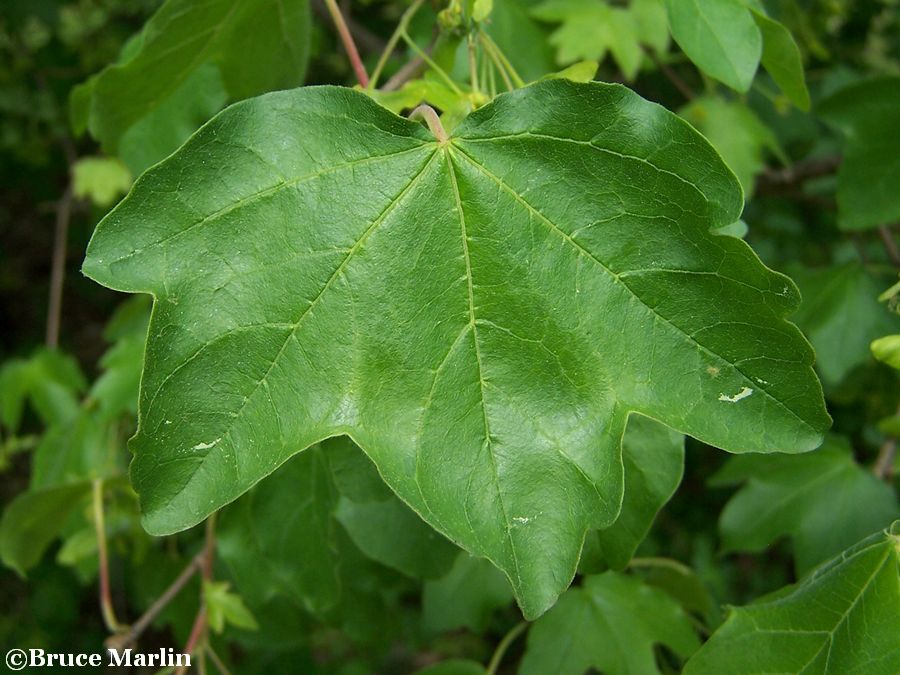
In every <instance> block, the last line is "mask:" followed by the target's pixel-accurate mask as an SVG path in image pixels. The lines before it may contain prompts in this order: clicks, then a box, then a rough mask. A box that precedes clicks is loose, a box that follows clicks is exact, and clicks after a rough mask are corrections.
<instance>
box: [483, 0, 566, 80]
mask: <svg viewBox="0 0 900 675" xmlns="http://www.w3.org/2000/svg"><path fill="white" fill-rule="evenodd" d="M541 1H542V0H494V9H493V11H492V12H491V18H490V21H489V22H488V23H487V24H486V26H485V30H487V32H488V34H489V35H490V36H491V38H492V39H493V40H494V42H496V43H497V45H498V46H499V47H500V49H501V50H502V51H503V53H504V55H506V58H508V59H509V60H510V62H511V63H512V65H513V67H514V68H515V69H516V71H517V72H518V73H519V75H520V76H521V77H522V79H524V80H525V81H526V82H529V81H532V80H537V79H539V78H541V77H543V76H544V75H546V74H547V73H549V72H551V71H553V70H555V66H556V64H555V61H554V59H553V47H552V46H551V45H550V43H549V42H547V35H548V31H547V30H546V29H545V27H544V26H542V25H540V23H538V22H537V21H535V19H533V18H532V17H531V14H530V12H531V9H532V8H533V7H534V6H535V5H537V4H539V3H540V2H541Z"/></svg>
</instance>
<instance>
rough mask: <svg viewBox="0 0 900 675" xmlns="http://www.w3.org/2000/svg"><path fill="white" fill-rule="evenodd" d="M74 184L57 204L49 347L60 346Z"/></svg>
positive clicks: (49, 310)
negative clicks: (60, 327)
mask: <svg viewBox="0 0 900 675" xmlns="http://www.w3.org/2000/svg"><path fill="white" fill-rule="evenodd" d="M72 200H73V195H72V184H71V183H70V184H69V185H68V187H66V189H65V192H63V194H62V197H60V199H59V201H58V202H57V204H56V228H55V229H54V232H53V256H52V259H51V263H50V295H49V298H48V300H47V335H46V338H45V340H44V342H45V343H46V345H47V347H49V348H50V349H56V347H57V346H59V326H60V322H61V317H62V298H63V285H64V284H65V280H66V252H67V250H68V239H69V221H70V220H71V219H72Z"/></svg>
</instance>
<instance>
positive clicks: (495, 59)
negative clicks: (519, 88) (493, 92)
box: [480, 33, 515, 91]
mask: <svg viewBox="0 0 900 675" xmlns="http://www.w3.org/2000/svg"><path fill="white" fill-rule="evenodd" d="M480 37H481V40H482V44H483V45H484V51H486V52H487V54H488V56H490V57H491V61H492V62H493V63H494V70H496V71H497V72H498V73H500V77H501V78H502V79H503V83H504V84H505V85H506V89H507V90H508V91H512V90H513V89H515V87H514V86H513V83H512V80H511V79H510V77H509V74H508V73H507V72H506V68H505V67H504V66H503V62H502V61H501V60H500V58H499V56H497V54H496V52H495V51H494V50H493V48H492V47H491V45H490V44H489V43H488V42H486V41H485V40H484V33H482V34H481V36H480Z"/></svg>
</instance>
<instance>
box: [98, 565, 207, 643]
mask: <svg viewBox="0 0 900 675" xmlns="http://www.w3.org/2000/svg"><path fill="white" fill-rule="evenodd" d="M203 560H204V553H203V552H201V553H198V554H197V555H196V556H194V559H193V560H191V562H190V563H189V564H188V566H187V567H185V568H184V569H183V570H182V571H181V574H179V575H178V577H177V578H176V579H175V581H173V582H172V583H171V584H170V585H169V587H168V588H167V589H166V590H165V591H163V593H162V595H160V596H159V597H158V598H157V599H156V600H155V601H154V603H153V604H152V605H150V607H149V608H148V609H147V611H146V612H144V613H143V614H142V615H141V617H140V618H139V619H138V620H137V621H135V622H134V623H133V624H132V625H131V627H130V628H128V630H127V631H126V632H124V633H122V634H120V635H113V636H112V637H110V638H109V639H108V640H107V641H106V646H107V647H109V648H110V649H115V650H116V651H123V650H125V649H127V648H128V647H130V646H131V645H132V644H134V643H135V641H137V639H138V638H139V637H140V636H141V634H142V633H143V632H144V631H145V630H146V629H147V628H148V627H149V626H150V624H151V623H153V621H154V620H155V619H156V617H157V616H159V614H160V613H161V612H162V611H163V610H164V609H165V608H166V607H167V606H168V605H169V603H170V602H172V600H174V599H175V597H177V595H178V594H179V593H180V592H181V590H182V589H183V588H184V587H185V586H186V585H187V582H188V581H190V580H191V578H192V577H193V576H194V573H195V572H197V570H199V569H201V568H202V567H203Z"/></svg>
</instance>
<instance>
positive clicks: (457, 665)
mask: <svg viewBox="0 0 900 675" xmlns="http://www.w3.org/2000/svg"><path fill="white" fill-rule="evenodd" d="M486 672H487V671H485V669H484V666H482V665H481V664H480V663H477V662H475V661H466V660H464V659H449V660H447V661H441V662H440V663H435V664H434V665H433V666H428V667H427V668H423V669H422V670H417V671H416V673H415V675H485V673H486Z"/></svg>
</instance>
